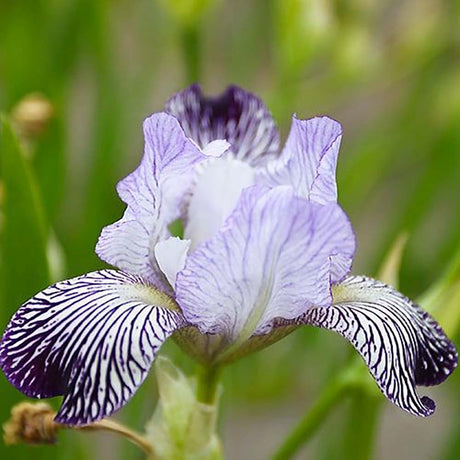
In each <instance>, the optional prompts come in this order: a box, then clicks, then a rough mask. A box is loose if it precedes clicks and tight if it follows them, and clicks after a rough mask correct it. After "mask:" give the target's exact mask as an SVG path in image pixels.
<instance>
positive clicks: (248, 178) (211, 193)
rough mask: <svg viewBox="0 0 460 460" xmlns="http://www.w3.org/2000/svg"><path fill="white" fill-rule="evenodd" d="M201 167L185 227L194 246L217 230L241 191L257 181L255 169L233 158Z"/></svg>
mask: <svg viewBox="0 0 460 460" xmlns="http://www.w3.org/2000/svg"><path fill="white" fill-rule="evenodd" d="M198 170H199V171H198V173H197V176H196V183H195V185H194V187H193V191H192V195H191V197H190V201H189V206H188V214H187V219H186V221H187V223H186V226H185V230H184V237H185V238H188V239H190V240H191V242H192V249H195V248H196V247H197V246H198V244H200V243H202V242H204V241H206V240H208V239H209V238H211V237H212V236H214V235H215V234H216V233H217V231H218V230H219V229H220V228H221V227H222V225H223V224H224V222H225V220H226V219H227V217H228V216H229V215H230V214H231V212H232V211H233V209H234V208H235V206H236V203H237V202H238V199H239V197H240V195H241V192H242V190H243V189H245V188H247V187H249V186H251V185H253V184H254V181H255V172H254V168H252V167H251V166H249V165H248V164H247V163H243V162H242V161H239V160H235V159H234V158H228V157H227V158H216V159H214V161H208V162H206V163H203V165H200V167H199V168H198Z"/></svg>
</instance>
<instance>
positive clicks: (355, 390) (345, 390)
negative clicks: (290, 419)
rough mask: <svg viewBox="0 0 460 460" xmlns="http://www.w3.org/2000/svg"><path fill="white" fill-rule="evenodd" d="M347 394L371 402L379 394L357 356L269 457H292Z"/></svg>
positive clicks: (282, 459) (280, 458)
mask: <svg viewBox="0 0 460 460" xmlns="http://www.w3.org/2000/svg"><path fill="white" fill-rule="evenodd" d="M350 393H352V394H359V395H361V394H366V395H369V397H370V398H374V399H377V398H376V396H375V395H378V394H379V391H378V389H377V388H376V387H375V385H374V384H373V382H371V381H370V379H369V375H368V373H367V369H366V367H365V365H364V364H363V362H362V360H361V358H359V357H356V358H355V359H353V361H352V362H351V363H350V364H349V365H348V366H346V367H345V369H344V370H343V371H342V372H341V373H340V374H339V375H338V376H337V377H336V378H334V379H333V380H332V381H331V382H330V383H329V384H328V385H327V386H326V387H325V388H324V390H323V392H322V393H321V395H320V396H319V398H318V399H317V400H316V401H315V403H314V404H313V406H312V407H311V409H310V411H309V412H307V414H305V416H304V417H303V418H302V419H301V420H300V422H299V423H298V425H297V426H296V427H295V428H294V430H293V431H292V432H291V433H290V434H289V435H288V437H287V438H286V439H285V441H284V442H283V444H281V447H279V449H278V451H277V452H276V453H275V455H274V456H273V460H285V459H288V458H292V456H293V455H294V454H296V453H297V452H298V451H299V450H300V449H301V448H302V446H303V445H304V444H306V443H307V442H308V441H309V440H310V439H311V437H312V436H313V435H314V434H315V432H316V431H317V430H318V428H319V427H320V426H321V423H322V422H323V421H324V420H325V419H326V417H327V416H328V415H329V413H330V412H331V411H332V409H334V408H335V407H336V406H337V405H338V404H339V403H340V402H341V401H342V400H343V399H344V397H345V396H347V395H349V394H350ZM358 397H360V396H358ZM363 423H364V421H363Z"/></svg>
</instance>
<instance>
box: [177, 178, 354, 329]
mask: <svg viewBox="0 0 460 460" xmlns="http://www.w3.org/2000/svg"><path fill="white" fill-rule="evenodd" d="M353 252H354V236H353V231H352V228H351V225H350V224H349V222H348V219H347V218H346V216H345V214H344V212H343V211H342V210H341V209H340V207H339V206H338V205H337V204H334V203H331V204H329V205H327V206H322V205H319V204H316V203H312V202H309V201H307V200H305V199H302V198H299V197H296V196H295V195H294V193H293V191H292V189H291V188H290V187H277V188H275V189H272V190H270V189H268V188H265V187H262V186H254V187H252V188H249V189H246V190H245V191H244V192H243V194H242V197H241V198H240V201H239V203H238V204H237V207H236V209H235V210H234V212H233V214H232V215H231V216H230V217H229V218H228V220H227V222H226V223H225V225H224V227H223V228H222V229H221V230H220V231H219V232H218V234H217V235H215V236H214V237H213V238H212V239H211V240H209V241H208V242H207V243H204V244H202V245H201V246H199V247H198V248H197V250H196V251H195V252H193V253H192V254H191V255H190V256H189V257H188V258H187V261H186V265H185V268H184V270H182V271H181V272H179V274H178V278H177V281H176V296H177V301H178V303H179V305H180V306H181V307H182V310H183V312H184V316H185V317H186V319H187V320H188V321H190V322H191V323H193V324H195V325H197V326H198V327H199V328H200V329H201V330H202V331H203V332H207V333H216V332H219V333H222V334H225V335H228V336H230V337H237V336H238V335H239V333H240V332H241V330H242V329H243V328H244V327H245V326H246V325H247V323H248V321H250V320H249V318H251V317H252V316H253V315H254V314H256V315H259V316H260V317H259V318H258V320H257V321H256V323H255V324H254V325H253V330H254V333H255V334H258V333H261V332H262V331H264V333H266V332H267V330H268V329H269V328H270V325H271V324H272V322H273V320H274V318H276V317H282V318H295V317H296V316H298V315H300V314H301V313H303V312H305V310H306V309H307V308H309V307H311V306H312V305H321V306H328V305H330V304H331V303H332V298H331V292H330V283H331V281H330V272H331V265H332V264H333V263H334V262H333V259H332V258H331V257H332V256H334V255H340V256H342V257H343V258H344V259H345V258H347V259H348V260H349V265H350V264H351V260H352V256H353ZM349 265H348V266H346V267H343V266H342V265H341V266H336V267H334V271H337V272H338V273H340V272H341V270H342V272H341V273H340V276H341V277H343V276H345V275H346V274H347V273H348V271H349V269H350V266H349ZM257 309H259V310H260V311H259V312H258V313H254V311H255V310H257ZM251 321H252V320H251Z"/></svg>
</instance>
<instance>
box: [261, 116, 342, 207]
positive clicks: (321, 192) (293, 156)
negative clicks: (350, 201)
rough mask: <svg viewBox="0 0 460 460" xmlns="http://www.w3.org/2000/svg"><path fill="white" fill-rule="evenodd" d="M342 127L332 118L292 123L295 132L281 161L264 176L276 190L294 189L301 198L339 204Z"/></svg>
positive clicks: (288, 140)
mask: <svg viewBox="0 0 460 460" xmlns="http://www.w3.org/2000/svg"><path fill="white" fill-rule="evenodd" d="M341 139H342V127H341V126H340V123H338V122H337V121H335V120H333V119H331V118H328V117H317V118H311V119H309V120H298V119H297V118H296V117H293V119H292V126H291V131H290V133H289V137H288V139H287V141H286V145H285V147H284V149H283V153H282V155H281V157H280V159H279V160H277V161H273V162H271V163H270V164H269V165H268V167H267V169H266V170H262V171H261V172H260V176H261V180H262V181H263V182H265V183H267V184H268V185H270V186H272V187H274V186H277V185H290V186H291V187H293V189H294V190H295V193H296V194H297V195H299V196H303V197H305V198H308V199H309V200H311V201H315V202H317V203H320V204H326V203H329V202H336V201H337V184H336V180H335V169H336V164H337V156H338V153H339V147H340V141H341Z"/></svg>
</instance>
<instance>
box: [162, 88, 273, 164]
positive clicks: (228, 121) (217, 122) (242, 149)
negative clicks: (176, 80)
mask: <svg viewBox="0 0 460 460" xmlns="http://www.w3.org/2000/svg"><path fill="white" fill-rule="evenodd" d="M165 110H166V112H168V113H170V114H172V115H174V116H176V117H177V119H178V120H179V122H180V123H181V125H182V127H183V128H184V131H185V132H186V133H187V135H188V136H190V137H191V138H192V139H193V140H194V141H195V142H197V143H198V145H199V146H200V147H201V148H204V147H205V145H206V144H207V143H208V142H210V141H213V140H215V139H226V140H227V141H228V142H229V143H230V144H231V151H232V152H233V154H234V155H235V157H236V158H237V159H239V160H242V161H246V162H248V163H249V164H250V165H251V166H262V165H264V164H266V163H267V161H269V160H272V159H274V158H277V157H278V154H279V153H278V151H279V132H278V129H277V127H276V124H275V122H274V120H273V118H272V116H271V114H270V112H269V111H268V109H267V108H266V106H265V105H264V103H263V102H262V101H261V100H260V99H259V98H257V97H256V96H254V95H253V94H251V93H249V92H246V91H244V90H242V89H241V88H238V87H237V86H230V87H228V88H227V90H226V91H225V92H224V93H222V94H221V95H220V96H217V97H215V98H211V97H210V98H208V97H205V96H204V95H203V93H202V91H201V88H200V86H199V85H192V86H190V87H188V88H187V89H185V90H184V91H181V92H180V93H177V94H176V95H175V96H174V97H172V98H171V99H170V100H169V101H168V102H167V103H166V107H165Z"/></svg>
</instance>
